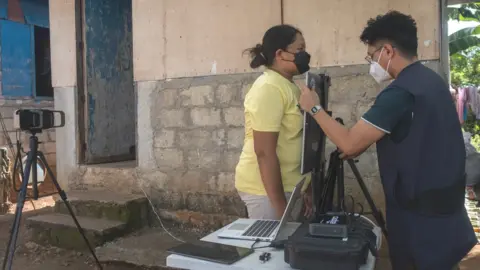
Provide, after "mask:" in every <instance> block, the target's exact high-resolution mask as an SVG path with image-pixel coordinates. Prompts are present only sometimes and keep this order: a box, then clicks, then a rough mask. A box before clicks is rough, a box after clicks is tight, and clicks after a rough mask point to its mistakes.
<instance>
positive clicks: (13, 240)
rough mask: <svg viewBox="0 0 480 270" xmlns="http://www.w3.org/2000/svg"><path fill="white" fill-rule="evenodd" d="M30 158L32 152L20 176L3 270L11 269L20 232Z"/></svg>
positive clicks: (30, 165) (29, 153)
mask: <svg viewBox="0 0 480 270" xmlns="http://www.w3.org/2000/svg"><path fill="white" fill-rule="evenodd" d="M32 157H33V152H31V151H30V152H28V157H27V162H26V164H25V165H26V166H25V171H24V172H23V176H22V185H21V186H20V191H19V193H18V196H17V209H16V210H15V218H14V221H13V225H12V230H11V233H10V239H9V240H8V246H7V250H6V252H5V258H4V259H3V266H2V269H3V270H7V269H8V270H11V269H12V264H13V257H14V256H15V250H16V248H17V238H18V231H19V230H20V223H21V220H22V212H23V206H24V205H25V198H26V197H27V187H28V179H29V178H30V169H31V168H32ZM14 173H15V172H14Z"/></svg>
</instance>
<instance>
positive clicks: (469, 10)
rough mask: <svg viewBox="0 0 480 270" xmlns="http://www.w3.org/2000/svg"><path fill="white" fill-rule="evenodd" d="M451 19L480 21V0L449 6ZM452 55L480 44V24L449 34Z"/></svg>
mask: <svg viewBox="0 0 480 270" xmlns="http://www.w3.org/2000/svg"><path fill="white" fill-rule="evenodd" d="M448 17H449V19H451V20H457V21H476V22H480V2H474V3H468V4H463V5H460V6H452V7H449V14H448ZM448 43H449V49H450V55H455V54H457V53H458V52H461V51H464V50H466V49H468V48H472V47H476V46H480V25H478V26H472V27H467V28H464V29H460V30H458V31H457V32H455V33H453V34H451V35H450V36H448Z"/></svg>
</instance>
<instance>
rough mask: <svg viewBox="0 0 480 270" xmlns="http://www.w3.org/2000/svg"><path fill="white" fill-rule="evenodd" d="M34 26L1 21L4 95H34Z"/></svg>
mask: <svg viewBox="0 0 480 270" xmlns="http://www.w3.org/2000/svg"><path fill="white" fill-rule="evenodd" d="M32 29H33V28H32V26H31V25H26V24H22V23H17V22H12V21H7V20H0V41H1V42H0V45H1V47H0V49H1V55H0V57H1V66H2V95H3V96H10V97H26V96H32V95H33V83H34V80H33V79H34V71H35V68H34V61H33V60H34V59H33V52H32V46H33V42H32Z"/></svg>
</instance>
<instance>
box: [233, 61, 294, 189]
mask: <svg viewBox="0 0 480 270" xmlns="http://www.w3.org/2000/svg"><path fill="white" fill-rule="evenodd" d="M299 96H300V89H299V88H298V87H297V86H296V85H295V84H294V83H293V82H291V81H289V80H287V79H286V78H284V77H283V76H281V75H280V74H278V73H277V72H275V71H273V70H269V69H267V70H266V71H265V72H264V73H263V74H262V75H261V76H260V77H258V79H257V80H256V81H255V82H254V84H253V85H252V87H251V88H250V90H249V91H248V93H247V95H246V97H245V102H244V106H245V140H244V146H243V150H242V153H241V155H240V159H239V162H238V165H237V167H236V172H235V187H236V188H237V190H239V191H241V192H245V193H249V194H255V195H266V191H265V188H264V186H263V182H262V179H261V176H260V169H259V167H258V162H257V156H256V154H255V151H254V148H253V130H256V131H263V132H279V135H278V142H277V156H278V159H279V162H280V171H281V176H282V182H283V187H284V190H285V192H292V191H293V189H294V187H295V185H296V184H297V183H298V181H300V180H301V178H302V175H301V174H300V162H301V151H302V128H303V126H302V125H303V115H302V113H301V112H300V110H299V108H298V106H297V104H298V98H299Z"/></svg>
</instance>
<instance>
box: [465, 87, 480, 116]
mask: <svg viewBox="0 0 480 270" xmlns="http://www.w3.org/2000/svg"><path fill="white" fill-rule="evenodd" d="M467 91H468V105H470V109H471V110H472V112H473V114H474V115H475V118H476V119H480V94H479V93H478V89H477V87H474V86H469V87H467Z"/></svg>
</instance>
